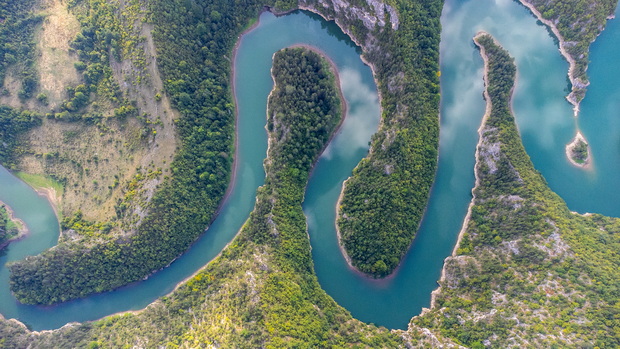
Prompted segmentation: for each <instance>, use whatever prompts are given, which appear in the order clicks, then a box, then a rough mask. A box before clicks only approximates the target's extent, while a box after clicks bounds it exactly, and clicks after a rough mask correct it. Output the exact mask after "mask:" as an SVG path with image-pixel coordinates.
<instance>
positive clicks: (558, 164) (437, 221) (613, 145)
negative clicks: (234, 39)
mask: <svg viewBox="0 0 620 349" xmlns="http://www.w3.org/2000/svg"><path fill="white" fill-rule="evenodd" d="M617 24H618V23H617V21H612V22H610V25H609V27H608V29H607V30H606V31H605V32H604V34H603V35H602V36H601V37H600V38H599V40H598V41H597V42H596V43H595V44H594V45H593V48H592V55H591V59H592V60H593V63H592V65H591V67H590V70H589V75H590V76H591V81H592V85H591V87H590V89H589V92H588V96H587V97H586V99H585V101H584V102H583V104H582V113H581V118H580V119H579V120H578V121H575V120H574V119H573V116H572V110H571V106H570V105H569V104H568V103H567V102H566V100H565V99H564V96H565V95H566V94H567V93H568V88H567V78H566V71H567V69H568V64H567V63H566V62H565V61H564V60H563V59H562V57H561V56H560V54H559V52H558V50H557V46H556V45H555V44H554V42H553V40H552V38H551V37H550V36H549V34H548V32H547V30H546V28H544V27H542V26H541V25H538V24H537V23H536V20H535V19H534V18H533V17H532V15H531V14H530V13H529V12H528V10H527V9H525V8H524V7H522V6H520V5H519V4H517V3H516V2H513V1H511V0H496V1H492V0H470V1H456V0H448V1H446V4H445V7H444V12H443V15H442V25H443V31H442V42H441V70H442V76H441V86H442V102H441V138H440V157H439V168H438V172H437V177H436V180H435V185H434V187H433V190H432V193H431V199H430V202H429V206H428V209H427V212H426V215H425V218H424V221H423V222H422V226H421V229H420V232H419V234H418V236H417V238H416V240H415V241H414V244H413V246H412V249H411V250H410V252H409V253H408V254H407V256H406V258H405V260H404V261H403V264H402V265H401V267H400V268H399V269H398V270H397V271H396V273H395V274H394V275H393V276H391V277H389V278H387V279H384V280H371V279H367V278H365V277H362V276H360V275H358V274H356V273H354V272H352V271H351V270H350V269H349V268H348V267H347V266H346V263H345V261H344V258H343V257H342V255H341V253H340V251H339V250H338V246H337V243H336V236H335V232H334V222H335V202H336V199H337V196H338V193H339V192H340V189H341V185H342V181H343V180H344V179H346V178H347V177H348V176H349V175H350V173H351V169H352V168H353V167H354V166H355V164H356V163H357V162H358V161H359V159H360V158H361V157H362V156H364V154H365V153H366V151H367V143H368V140H369V139H370V135H371V134H372V133H373V132H374V131H375V130H376V127H377V121H378V119H377V118H378V114H379V109H378V105H377V98H376V87H375V85H374V83H373V82H372V76H371V74H370V70H369V69H368V67H365V66H363V65H362V63H361V62H360V60H359V57H358V56H357V55H358V54H359V51H358V50H356V48H355V47H354V46H353V45H352V43H351V42H350V41H349V40H348V39H347V38H346V36H345V35H344V34H342V32H341V31H340V30H339V29H338V28H337V27H336V26H335V25H333V23H326V22H324V21H322V20H320V19H319V18H317V17H316V16H308V15H307V14H304V13H295V14H292V15H289V16H285V17H280V18H276V17H274V16H273V15H271V14H268V13H266V14H263V15H262V16H261V21H260V25H259V27H258V28H256V30H254V31H252V32H250V33H248V34H247V35H245V36H243V37H242V39H241V45H240V49H239V54H238V56H237V58H236V62H235V66H236V69H237V76H236V80H235V82H236V89H237V94H238V100H239V107H238V108H239V113H240V114H239V128H238V132H239V136H238V137H239V155H238V172H237V178H236V180H235V183H234V188H235V189H234V191H233V192H232V194H231V197H230V198H229V200H228V202H227V203H226V205H225V206H224V208H223V210H222V212H221V214H220V216H219V217H218V218H217V219H216V221H215V222H214V224H213V225H212V226H211V227H210V228H209V230H208V231H207V233H206V234H205V236H204V237H203V238H201V239H200V240H199V241H198V242H197V243H196V244H195V245H194V246H193V247H192V248H191V249H190V250H189V252H188V253H186V254H185V255H184V256H183V257H181V258H179V259H178V260H177V261H175V262H174V263H173V264H172V265H171V266H170V267H169V268H166V269H164V270H163V271H161V272H158V273H156V274H155V275H153V276H152V277H150V278H149V279H148V280H146V281H143V282H140V283H136V284H134V285H130V286H127V287H124V288H122V289H119V290H117V291H114V292H108V293H105V294H101V295H96V296H92V297H89V298H87V299H83V300H78V301H74V302H69V303H66V304H61V305H58V306H53V307H46V308H42V307H33V306H23V305H18V304H16V302H15V301H14V299H12V298H11V297H10V296H8V287H7V285H6V276H5V274H1V273H6V269H5V268H3V269H2V270H1V271H0V278H4V279H0V287H2V288H3V290H2V291H0V312H1V313H2V314H3V315H5V316H6V317H16V318H18V319H20V320H22V321H24V322H26V323H27V324H29V325H30V326H31V327H32V328H34V329H47V328H57V327H60V326H62V325H63V324H64V323H66V322H69V321H85V320H92V319H97V318H100V317H103V316H105V315H108V314H111V313H114V312H118V311H123V310H130V309H141V308H143V307H145V306H146V305H147V304H148V303H150V302H152V301H153V300H155V299H156V298H157V297H159V296H161V295H164V294H166V293H168V292H170V291H171V290H172V289H173V287H174V286H175V284H176V283H178V282H179V281H180V280H183V279H184V278H186V277H187V276H189V275H191V274H192V273H193V272H194V271H195V270H197V269H198V268H200V267H201V266H202V265H204V264H205V263H207V262H208V261H209V260H210V259H212V258H213V257H214V256H215V255H216V254H217V253H218V252H219V251H220V250H221V249H222V248H223V247H224V246H225V244H226V243H227V242H228V241H230V239H232V237H233V236H234V234H235V233H236V232H237V231H238V229H239V227H240V226H241V224H242V223H243V222H244V221H245V219H246V218H247V217H248V214H249V212H250V210H251V208H252V206H253V203H254V194H255V191H256V188H257V187H258V186H259V185H260V184H262V182H263V179H264V172H263V169H262V160H263V159H264V157H265V153H266V135H265V131H264V125H265V103H266V98H267V94H268V93H269V91H270V89H271V84H272V82H271V79H270V76H269V67H270V66H271V63H270V62H271V61H270V59H271V55H272V54H273V52H275V51H276V50H278V49H280V48H282V47H286V46H289V45H291V44H294V43H301V42H303V43H307V44H310V45H313V46H317V47H319V48H321V49H322V50H324V51H325V52H326V53H327V54H328V55H329V56H330V57H331V58H332V59H333V60H334V61H335V62H336V65H337V67H338V69H339V71H340V75H341V82H342V89H343V91H344V94H345V98H346V99H347V102H348V104H349V115H348V116H347V119H346V121H345V123H344V125H343V128H342V129H341V131H340V132H339V134H338V136H337V137H336V138H335V139H334V140H333V141H332V143H331V144H330V145H329V147H328V148H327V149H326V151H325V153H324V154H323V156H322V157H321V159H320V160H319V162H318V163H317V167H316V169H315V170H314V172H313V174H312V177H311V180H310V183H309V186H308V190H307V193H306V200H305V202H304V211H305V213H306V214H307V217H308V226H309V233H310V239H311V243H312V255H313V258H314V262H315V268H316V272H317V276H318V278H319V282H320V283H321V285H322V287H323V288H324V289H325V290H326V291H327V293H328V294H329V295H330V296H332V297H333V298H334V299H335V300H336V301H337V302H338V303H339V304H341V305H342V306H344V307H345V308H347V309H348V310H349V311H351V313H352V314H353V316H355V317H357V318H359V319H360V320H363V321H366V322H374V323H376V324H379V325H384V326H387V327H390V328H405V327H406V325H407V323H408V321H409V319H410V318H411V317H412V316H414V315H417V314H418V313H419V312H420V310H421V308H422V307H427V306H428V305H429V303H430V292H431V291H432V290H433V289H434V288H436V286H437V284H436V280H437V279H438V278H439V275H440V272H441V267H442V264H443V260H444V258H445V257H447V256H448V255H449V254H450V252H451V251H452V248H453V246H454V243H455V241H456V236H457V234H458V231H459V230H460V228H461V224H462V220H463V217H464V216H465V213H466V210H467V205H468V203H469V201H470V199H471V188H472V187H473V183H474V177H473V166H474V151H475V145H476V142H477V132H476V131H477V128H478V126H479V124H480V120H481V117H482V115H483V113H484V101H483V100H482V97H481V96H482V89H483V86H482V60H481V58H480V56H479V53H478V52H477V51H476V49H475V47H474V45H473V43H472V41H471V39H472V37H473V36H474V35H475V33H476V32H477V31H478V30H482V29H484V30H486V31H488V32H490V33H491V34H493V35H494V36H495V37H496V38H497V39H498V40H499V41H500V43H502V45H504V46H505V47H506V48H507V49H508V50H509V51H510V53H511V54H512V55H513V56H514V57H515V60H516V64H517V67H518V85H517V88H516V90H515V95H514V110H515V114H516V117H517V122H518V126H519V129H520V131H521V134H522V138H523V141H524V144H525V147H526V150H527V151H528V153H529V154H530V156H531V157H532V160H533V161H534V164H535V166H536V168H537V169H538V170H539V171H541V172H542V173H543V175H545V177H546V178H547V180H548V182H549V184H550V186H551V188H552V189H553V190H555V191H556V192H558V193H559V194H560V195H561V196H562V197H563V198H564V199H565V200H566V201H567V203H568V205H569V207H570V208H571V209H573V210H577V211H580V212H584V211H591V212H600V213H605V214H609V215H614V216H619V214H618V212H617V211H618V210H620V205H618V202H617V201H618V200H620V199H619V198H616V197H615V195H614V193H615V190H614V189H613V188H617V187H618V181H620V176H618V175H617V173H619V170H620V156H619V155H620V154H618V152H619V151H620V127H619V126H620V125H617V123H618V122H620V121H618V120H620V118H618V115H617V114H619V113H620V108H619V106H618V103H620V99H619V98H617V97H618V96H619V95H620V86H619V85H620V84H617V83H616V81H620V80H619V79H618V78H620V76H619V75H620V69H618V68H616V67H615V62H618V61H619V58H620V46H618V45H616V44H615V43H617V42H618V40H620V25H617ZM291 28H295V30H291ZM577 124H579V126H580V127H581V130H582V132H583V133H584V135H585V136H586V138H588V140H589V141H590V143H591V145H592V149H593V153H594V167H593V169H592V170H590V171H584V170H581V169H578V168H575V167H573V166H571V165H570V164H569V163H568V161H567V160H566V158H565V156H564V145H565V144H566V143H568V142H569V141H570V139H571V138H572V137H573V135H574V133H575V127H576V125H577ZM1 175H2V173H1V172H0V176H1ZM4 178H5V177H0V188H2V187H5V179H4ZM8 186H11V184H10V185H8ZM22 191H23V192H27V191H28V190H26V189H22ZM7 195H9V196H11V195H14V194H3V192H2V191H0V200H3V201H7V200H6V199H5V197H6V196H7ZM19 195H21V194H19ZM33 201H37V200H33ZM39 201H42V200H39ZM7 203H8V202H7ZM15 209H16V211H20V210H21V209H19V208H15ZM24 212H26V211H24ZM18 215H19V214H18ZM47 224H48V225H44V228H43V229H42V230H44V231H45V230H46V229H47V228H46V227H48V226H52V227H54V229H55V233H54V234H57V224H56V223H55V222H54V221H53V220H52V221H51V222H49V223H47ZM47 231H48V232H49V231H50V230H47ZM45 236H49V235H45ZM31 240H32V239H27V240H24V241H21V242H18V243H15V244H12V245H11V246H10V247H9V252H8V255H7V257H3V258H5V259H2V262H4V261H5V260H6V259H9V260H13V259H18V258H22V257H21V256H23V253H24V252H23V251H22V252H19V253H22V254H21V255H20V254H19V253H18V252H17V251H18V250H19V249H20V248H25V247H22V246H23V245H28V246H30V244H31V243H32V244H33V243H34V242H31ZM37 243H42V244H43V245H41V246H40V247H37V248H39V249H42V248H45V247H46V246H51V245H53V244H54V243H55V238H52V239H51V240H50V241H39V240H37ZM28 248H30V247H28ZM32 251H33V252H32V253H36V251H37V250H35V249H34V247H33V249H32ZM11 253H15V256H20V257H11V256H12V255H11ZM3 280H4V281H3Z"/></svg>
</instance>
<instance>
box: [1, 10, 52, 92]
mask: <svg viewBox="0 0 620 349" xmlns="http://www.w3.org/2000/svg"><path fill="white" fill-rule="evenodd" d="M34 5H35V2H34V1H23V0H0V90H2V92H3V93H7V92H8V91H7V90H4V89H2V88H1V87H2V85H4V83H5V78H6V76H7V72H8V69H9V67H11V66H14V67H15V71H14V74H15V78H16V79H17V80H19V81H20V82H21V88H20V89H19V91H18V95H19V98H20V99H21V100H24V99H28V98H30V97H32V96H33V93H34V92H35V91H36V89H37V88H38V86H39V76H38V74H37V71H36V68H35V60H34V46H35V44H34V30H35V28H36V26H37V25H38V24H39V23H41V21H42V20H43V17H42V16H37V15H34V14H32V10H33V6H34Z"/></svg>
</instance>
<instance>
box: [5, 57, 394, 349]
mask: <svg viewBox="0 0 620 349" xmlns="http://www.w3.org/2000/svg"><path fill="white" fill-rule="evenodd" d="M272 75H273V78H274V82H275V86H274V89H273V91H272V93H271V95H270V97H269V105H268V110H267V125H268V135H269V145H270V146H269V151H268V156H267V160H266V162H265V171H266V175H267V177H266V180H265V185H264V186H262V187H261V188H260V189H259V192H258V195H257V200H256V205H255V208H254V211H253V212H252V214H251V216H250V219H249V220H248V222H247V224H245V225H244V227H243V228H242V230H241V232H240V233H239V234H238V236H237V237H236V238H235V240H234V241H233V242H232V243H231V245H230V246H229V247H228V248H227V249H226V250H225V251H224V252H222V254H221V255H220V256H219V257H217V258H216V259H215V260H214V261H213V262H211V263H209V264H208V265H207V266H206V267H204V268H203V269H202V270H200V271H199V272H198V273H196V275H194V276H193V277H192V278H190V279H189V280H187V281H186V282H184V283H183V284H182V285H180V286H179V287H178V288H177V289H176V290H175V291H174V292H173V293H172V294H171V295H170V296H168V297H164V298H163V299H162V300H160V301H157V302H156V303H154V304H152V305H151V306H149V307H148V308H147V309H145V310H144V311H142V312H139V313H137V314H136V313H127V314H122V315H116V316H112V317H108V318H105V319H103V320H100V321H97V322H94V323H92V324H83V325H76V326H67V327H64V328H62V329H60V330H57V331H53V332H45V333H41V334H39V335H33V334H29V333H27V332H26V331H25V330H24V329H23V328H20V327H18V326H16V325H15V324H14V323H12V322H8V321H4V322H2V323H1V324H2V326H3V327H0V332H1V333H4V334H7V335H6V337H4V340H5V342H4V344H5V345H7V346H8V347H22V346H26V345H27V344H31V345H33V346H34V347H37V346H42V347H46V346H54V345H61V343H62V346H68V347H84V346H89V347H93V348H99V347H102V348H103V347H119V346H121V347H122V346H124V345H127V344H129V343H139V345H140V346H146V347H151V346H155V347H157V346H167V347H186V348H190V347H199V346H201V345H205V344H206V345H213V346H225V347H266V348H280V347H294V346H302V347H334V346H335V347H345V346H349V345H359V346H363V347H395V346H398V345H401V344H402V339H401V338H399V337H398V336H396V335H395V334H393V333H390V332H389V331H387V330H386V329H384V328H382V329H379V328H376V327H375V326H372V325H366V324H363V323H361V322H360V321H358V320H355V319H353V318H352V317H351V315H350V314H349V313H348V312H347V311H346V310H345V309H343V308H342V307H340V306H338V305H337V304H336V303H335V302H334V301H333V300H332V299H331V298H330V297H329V296H327V294H326V293H325V292H324V291H323V290H322V289H321V288H320V286H319V284H318V281H317V279H316V276H315V275H314V273H313V271H312V269H313V268H312V257H311V255H310V242H309V239H308V234H307V231H306V222H305V216H304V214H303V211H302V208H301V203H302V200H303V196H304V191H305V186H306V184H307V181H308V177H309V173H310V170H311V168H312V165H313V163H314V162H315V161H316V159H317V158H318V156H319V154H320V152H321V151H322V150H323V148H324V147H325V146H326V145H327V142H328V140H329V139H330V136H331V135H332V134H333V132H334V131H335V129H336V128H337V126H338V124H339V123H340V121H341V118H342V117H343V114H342V103H343V102H342V101H341V99H340V97H339V95H340V93H339V88H338V86H337V85H336V77H335V75H334V72H333V70H332V68H331V67H330V65H329V63H328V62H327V61H326V60H325V59H323V58H322V57H321V56H320V55H319V54H317V53H316V52H313V51H311V50H308V49H306V48H293V49H284V50H282V51H279V52H277V53H276V54H275V55H274V59H273V69H272Z"/></svg>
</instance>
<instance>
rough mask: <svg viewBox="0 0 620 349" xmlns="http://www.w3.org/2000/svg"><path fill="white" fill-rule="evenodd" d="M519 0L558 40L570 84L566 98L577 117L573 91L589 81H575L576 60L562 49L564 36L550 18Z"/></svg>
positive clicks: (576, 103)
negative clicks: (566, 63) (569, 90)
mask: <svg viewBox="0 0 620 349" xmlns="http://www.w3.org/2000/svg"><path fill="white" fill-rule="evenodd" d="M519 2H521V4H523V6H525V7H527V8H528V9H529V10H530V11H532V13H533V14H534V16H536V18H537V19H538V20H539V21H541V22H542V23H543V24H545V25H546V26H547V27H549V29H551V31H552V32H553V34H554V35H555V37H556V38H557V39H558V42H559V45H558V46H559V47H560V53H561V54H562V56H564V58H565V59H566V61H568V79H569V80H570V83H571V85H572V91H571V92H570V93H569V94H568V96H566V99H567V100H568V102H569V103H570V104H572V105H573V114H574V116H575V117H577V116H578V115H579V102H578V101H577V98H576V97H575V91H576V90H579V89H580V88H579V87H578V86H582V85H584V84H585V86H588V85H589V84H590V82H589V81H584V82H583V83H581V82H579V81H577V77H576V76H575V69H576V68H577V62H576V61H575V59H574V58H573V56H571V55H570V54H569V53H568V51H566V50H565V49H564V44H565V41H564V37H562V35H561V34H560V31H559V30H558V28H557V27H556V25H555V24H554V23H553V22H551V21H550V20H548V19H545V18H544V17H543V16H542V14H541V13H540V12H539V11H538V10H537V9H536V7H534V5H532V4H531V3H530V2H528V0H519Z"/></svg>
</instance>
